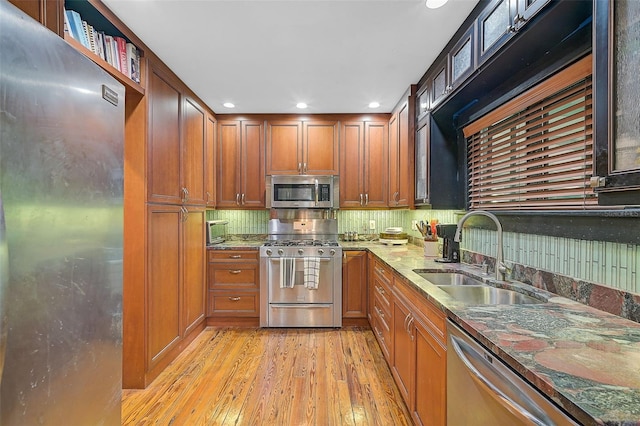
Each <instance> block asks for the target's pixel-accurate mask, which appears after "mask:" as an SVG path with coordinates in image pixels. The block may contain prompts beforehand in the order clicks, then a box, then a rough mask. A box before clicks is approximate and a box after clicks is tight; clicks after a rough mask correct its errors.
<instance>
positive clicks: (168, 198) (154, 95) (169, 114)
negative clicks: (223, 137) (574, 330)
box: [147, 66, 183, 204]
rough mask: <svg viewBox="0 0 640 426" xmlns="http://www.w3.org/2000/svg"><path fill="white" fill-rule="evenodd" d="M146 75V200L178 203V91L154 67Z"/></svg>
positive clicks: (179, 160) (179, 151)
mask: <svg viewBox="0 0 640 426" xmlns="http://www.w3.org/2000/svg"><path fill="white" fill-rule="evenodd" d="M149 74H150V75H149V91H148V96H149V139H148V140H149V142H148V143H149V146H148V161H149V163H148V167H149V170H148V172H147V176H148V178H147V187H148V201H149V202H156V203H170V204H180V203H181V202H182V196H183V194H182V191H181V186H180V162H181V161H182V157H181V149H180V101H181V99H180V91H179V90H178V89H176V87H175V86H174V84H173V82H172V81H170V80H169V79H168V78H167V77H165V76H164V75H162V74H161V73H160V72H159V71H158V70H157V69H156V68H154V67H153V66H152V67H151V72H150V73H149Z"/></svg>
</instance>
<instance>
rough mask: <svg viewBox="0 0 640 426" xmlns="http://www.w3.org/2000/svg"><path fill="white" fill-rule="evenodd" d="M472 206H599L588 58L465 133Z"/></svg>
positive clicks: (512, 208)
mask: <svg viewBox="0 0 640 426" xmlns="http://www.w3.org/2000/svg"><path fill="white" fill-rule="evenodd" d="M464 135H465V137H466V138H467V148H468V151H467V153H468V157H467V158H468V160H467V165H468V173H469V181H468V184H469V194H468V195H469V208H470V209H488V210H515V209H525V210H578V209H589V208H596V207H597V206H598V201H597V197H596V194H595V193H594V191H593V189H592V188H591V187H590V182H589V180H590V178H591V175H592V174H593V125H592V82H591V55H589V56H588V57H586V58H584V59H582V60H580V61H579V62H577V63H576V64H574V65H572V66H570V67H568V68H566V69H565V70H563V71H561V72H559V73H558V74H556V75H554V76H552V77H550V78H548V79H547V80H545V81H544V82H542V83H540V84H538V85H537V86H535V87H533V88H532V89H530V90H528V91H527V92H525V93H523V94H521V95H520V96H518V97H516V98H515V99H513V100H511V101H509V102H508V103H507V104H505V105H503V106H501V107H499V108H497V109H495V110H494V111H492V112H490V113H488V114H486V115H485V116H483V117H481V118H479V119H478V120H476V121H475V122H473V123H471V124H469V125H468V126H466V127H465V128H464Z"/></svg>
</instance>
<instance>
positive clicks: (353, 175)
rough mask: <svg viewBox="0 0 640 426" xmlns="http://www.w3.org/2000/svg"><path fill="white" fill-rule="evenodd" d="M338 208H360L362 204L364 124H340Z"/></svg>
mask: <svg viewBox="0 0 640 426" xmlns="http://www.w3.org/2000/svg"><path fill="white" fill-rule="evenodd" d="M340 140H341V141H342V142H341V144H340V207H341V208H350V207H351V208H360V207H362V206H363V204H364V195H363V187H364V183H363V179H364V173H363V169H364V165H363V161H364V155H363V152H364V123H363V122H361V121H353V122H350V121H347V122H342V123H341V124H340Z"/></svg>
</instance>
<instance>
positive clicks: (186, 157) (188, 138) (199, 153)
mask: <svg viewBox="0 0 640 426" xmlns="http://www.w3.org/2000/svg"><path fill="white" fill-rule="evenodd" d="M182 122H183V129H184V136H183V139H182V153H183V156H182V158H183V161H182V167H181V173H182V179H181V180H182V188H181V191H182V202H183V203H184V204H193V205H199V206H202V205H204V204H205V203H206V199H207V195H206V187H207V183H206V181H205V177H206V173H205V164H204V159H205V153H206V152H207V149H206V139H205V126H206V114H205V111H204V109H203V108H202V107H201V106H200V105H198V103H196V102H195V101H194V100H193V99H190V98H188V97H185V99H184V104H183V110H182Z"/></svg>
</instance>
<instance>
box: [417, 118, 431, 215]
mask: <svg viewBox="0 0 640 426" xmlns="http://www.w3.org/2000/svg"><path fill="white" fill-rule="evenodd" d="M429 121H430V118H429V116H428V115H427V116H426V117H424V118H423V119H421V120H420V121H419V122H418V125H417V127H416V139H415V144H416V145H415V156H416V158H415V197H414V205H416V206H421V205H425V204H428V203H429V181H428V179H429V170H428V168H429Z"/></svg>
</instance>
